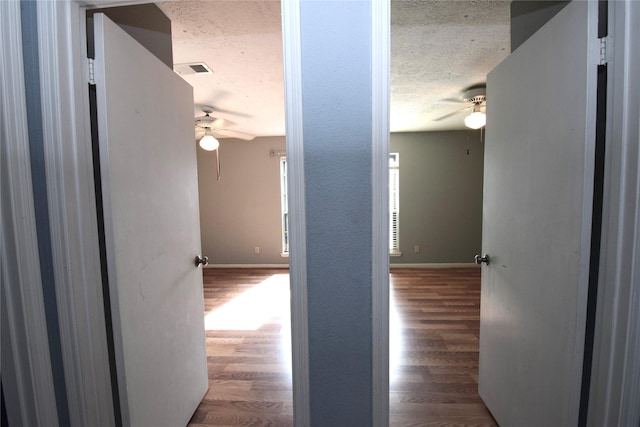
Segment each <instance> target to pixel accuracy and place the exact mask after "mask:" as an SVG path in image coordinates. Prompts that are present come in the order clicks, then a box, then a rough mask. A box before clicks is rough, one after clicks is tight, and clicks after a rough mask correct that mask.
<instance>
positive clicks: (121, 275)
mask: <svg viewBox="0 0 640 427" xmlns="http://www.w3.org/2000/svg"><path fill="white" fill-rule="evenodd" d="M94 22H95V52H96V53H95V56H96V58H95V80H96V93H97V94H96V97H97V110H98V132H99V146H100V167H101V174H102V180H101V183H102V196H103V205H104V224H105V245H106V250H107V266H108V276H109V289H110V293H111V306H112V316H113V329H114V331H113V334H114V341H115V344H114V345H115V356H116V366H117V375H118V383H119V384H118V390H119V393H120V404H121V410H122V416H123V424H124V425H131V426H172V427H175V426H179V425H186V424H187V422H188V421H189V419H190V417H191V415H192V414H193V412H194V410H195V409H196V407H197V405H198V403H199V402H200V400H201V399H202V397H203V395H204V393H205V391H206V389H207V362H206V352H205V336H204V318H203V295H202V271H201V268H196V266H195V264H194V258H195V256H196V255H198V254H199V252H200V221H199V211H198V181H197V170H196V153H195V143H194V133H193V132H194V131H193V115H192V114H193V90H192V88H191V86H189V85H188V84H187V83H186V82H184V81H183V80H182V79H181V78H179V77H178V76H177V75H176V74H175V73H174V72H173V71H172V70H170V69H169V68H168V67H167V66H166V65H164V64H163V63H161V62H160V61H159V60H158V59H156V58H155V57H154V56H153V55H152V54H151V53H149V52H148V51H147V50H146V49H144V48H143V47H142V46H141V45H139V44H138V43H137V42H136V41H135V40H133V39H132V38H131V37H130V36H129V35H128V34H126V33H125V32H124V31H123V30H121V29H120V28H119V27H118V26H117V25H115V24H114V23H113V22H112V21H110V20H109V19H108V18H106V17H105V16H103V15H102V14H96V15H95V17H94Z"/></svg>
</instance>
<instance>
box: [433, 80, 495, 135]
mask: <svg viewBox="0 0 640 427" xmlns="http://www.w3.org/2000/svg"><path fill="white" fill-rule="evenodd" d="M462 102H464V103H468V104H471V105H469V106H467V107H464V108H461V109H459V110H456V111H453V112H451V113H449V114H445V115H444V116H441V117H438V118H437V119H433V121H434V122H438V121H440V120H444V119H446V118H449V117H451V116H454V115H456V114H459V113H461V112H463V111H467V110H471V114H469V115H468V116H467V117H465V119H464V124H465V126H467V127H468V128H471V129H480V128H481V127H483V126H484V125H485V124H486V123H487V115H486V114H485V112H484V110H485V108H486V106H487V88H486V86H484V85H482V86H475V87H472V88H470V89H468V90H466V91H465V92H464V94H463V95H462Z"/></svg>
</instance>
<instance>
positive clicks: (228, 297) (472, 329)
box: [189, 268, 496, 427]
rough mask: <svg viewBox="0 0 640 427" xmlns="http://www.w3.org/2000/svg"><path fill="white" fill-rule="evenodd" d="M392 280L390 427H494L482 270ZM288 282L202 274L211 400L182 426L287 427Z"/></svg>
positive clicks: (408, 272) (258, 275)
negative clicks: (486, 400)
mask: <svg viewBox="0 0 640 427" xmlns="http://www.w3.org/2000/svg"><path fill="white" fill-rule="evenodd" d="M391 273H392V274H391V284H392V288H391V289H392V294H391V298H392V304H391V351H390V358H391V377H390V412H391V422H390V424H391V426H398V427H399V426H445V425H446V426H455V425H458V426H495V425H496V424H495V421H494V420H493V418H492V417H491V414H490V413H489V411H488V410H487V409H486V407H485V406H484V404H483V403H482V400H481V399H480V397H479V396H478V393H477V371H478V335H479V307H480V270H479V269H475V268H461V269H450V268H449V269H393V270H392V272H391ZM288 280H289V278H288V270H286V269H251V270H248V269H206V270H205V271H204V284H205V285H204V297H205V325H206V327H207V332H206V334H207V359H208V367H209V391H208V392H207V394H206V395H205V398H204V400H203V401H202V403H201V404H200V406H199V407H198V409H197V410H196V412H195V414H194V415H193V418H192V419H191V423H190V424H189V426H191V427H202V426H245V425H252V426H291V425H292V424H293V408H292V403H291V399H292V393H291V358H290V353H291V342H290V330H289V309H288V303H289V296H288Z"/></svg>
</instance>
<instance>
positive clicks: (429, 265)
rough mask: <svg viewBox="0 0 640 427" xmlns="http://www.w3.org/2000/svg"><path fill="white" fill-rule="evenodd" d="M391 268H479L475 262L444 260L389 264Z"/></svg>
mask: <svg viewBox="0 0 640 427" xmlns="http://www.w3.org/2000/svg"><path fill="white" fill-rule="evenodd" d="M390 267H391V268H479V267H480V266H479V265H478V264H475V263H469V262H444V263H406V264H400V263H396V264H391V265H390Z"/></svg>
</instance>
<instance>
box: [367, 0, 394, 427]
mask: <svg viewBox="0 0 640 427" xmlns="http://www.w3.org/2000/svg"><path fill="white" fill-rule="evenodd" d="M390 32H391V5H390V2H389V1H372V2H371V74H372V75H371V85H372V87H371V93H372V100H373V102H372V112H371V113H372V115H371V118H372V129H371V135H372V147H371V151H372V168H371V185H372V191H371V193H372V198H373V200H372V213H371V217H372V223H373V224H372V230H371V234H372V236H371V241H372V248H371V267H372V272H371V273H372V274H371V278H372V283H371V286H372V307H371V309H372V322H373V325H372V331H373V338H372V341H373V342H372V349H371V352H372V357H373V364H372V365H373V366H372V370H373V372H372V374H373V381H372V384H373V393H372V398H373V416H372V420H373V426H374V427H386V426H388V425H389V102H390V99H389V98H390V94H391V87H390V77H389V76H390V67H391V64H390V63H391V60H390Z"/></svg>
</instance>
